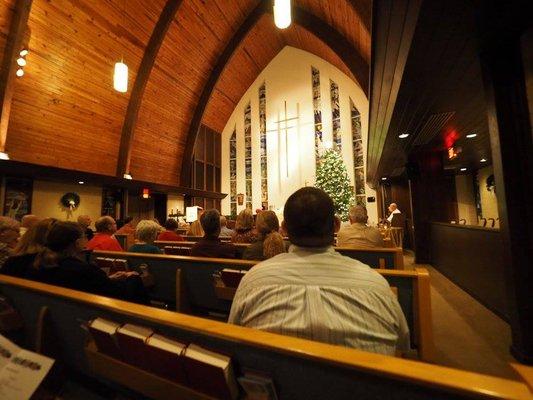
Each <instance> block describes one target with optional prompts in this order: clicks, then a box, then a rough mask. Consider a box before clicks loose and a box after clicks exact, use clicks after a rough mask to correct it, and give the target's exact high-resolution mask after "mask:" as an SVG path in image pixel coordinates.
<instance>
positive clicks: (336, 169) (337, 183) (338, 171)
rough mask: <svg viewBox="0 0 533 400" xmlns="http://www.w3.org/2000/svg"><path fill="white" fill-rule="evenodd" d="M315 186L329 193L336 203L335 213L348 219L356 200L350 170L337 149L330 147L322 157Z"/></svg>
mask: <svg viewBox="0 0 533 400" xmlns="http://www.w3.org/2000/svg"><path fill="white" fill-rule="evenodd" d="M315 186H316V187H317V188H319V189H322V190H324V191H325V192H326V193H327V194H329V196H330V197H331V198H332V200H333V203H334V205H335V213H336V214H337V215H338V216H339V217H340V218H341V219H342V220H343V221H347V220H348V210H349V208H350V205H351V204H353V203H354V202H355V201H354V197H353V190H352V188H351V187H350V178H349V177H348V171H347V170H346V166H345V165H344V162H343V161H342V158H341V156H340V154H339V153H338V152H337V151H336V150H333V149H328V150H326V151H325V152H324V154H323V155H322V157H321V158H320V161H319V163H318V165H317V170H316V183H315Z"/></svg>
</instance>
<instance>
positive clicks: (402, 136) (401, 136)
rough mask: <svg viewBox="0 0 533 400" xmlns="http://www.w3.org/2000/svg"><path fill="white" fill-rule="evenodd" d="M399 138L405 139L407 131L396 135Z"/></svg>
mask: <svg viewBox="0 0 533 400" xmlns="http://www.w3.org/2000/svg"><path fill="white" fill-rule="evenodd" d="M398 137H399V138H400V139H405V138H406V137H409V134H408V133H402V134H401V135H398Z"/></svg>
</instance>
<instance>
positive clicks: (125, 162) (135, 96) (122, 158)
mask: <svg viewBox="0 0 533 400" xmlns="http://www.w3.org/2000/svg"><path fill="white" fill-rule="evenodd" d="M181 1H182V0H168V1H167V3H166V5H165V7H164V8H163V11H162V12H161V15H160V16H159V20H158V21H157V24H156V26H155V28H154V31H153V32H152V36H150V40H149V41H148V45H147V46H146V50H145V51H144V55H143V58H142V60H141V65H140V66H139V71H138V72H137V77H136V78H135V83H134V84H133V89H132V91H131V96H130V100H129V102H128V108H127V110H126V116H125V118H124V124H123V125H122V133H121V137H120V147H119V154H118V161H117V176H118V177H119V178H122V177H123V176H124V174H126V173H128V174H129V172H130V162H131V150H132V146H133V136H134V133H135V126H136V124H137V119H138V115H139V109H140V108H141V102H142V99H143V95H144V90H145V88H146V84H147V83H148V79H149V78H150V73H151V72H152V68H153V66H154V63H155V59H156V57H157V54H158V52H159V49H160V47H161V44H162V43H163V40H164V39H165V36H166V34H167V31H168V28H169V27H170V24H171V23H172V21H174V17H175V16H176V12H177V11H178V8H179V7H180V5H181Z"/></svg>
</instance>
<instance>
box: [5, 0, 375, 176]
mask: <svg viewBox="0 0 533 400" xmlns="http://www.w3.org/2000/svg"><path fill="white" fill-rule="evenodd" d="M165 3H166V0H150V1H143V0H128V1H127V2H126V3H125V4H126V8H125V12H124V13H123V11H122V9H123V5H124V0H108V1H105V2H103V1H98V2H94V1H91V0H77V1H71V0H34V1H33V6H32V10H31V13H30V18H29V23H28V25H29V29H30V30H31V39H30V43H29V46H30V54H29V55H28V57H27V60H28V64H27V65H26V67H25V76H24V77H23V78H21V79H17V80H16V85H15V95H14V99H13V105H12V111H11V119H10V125H9V131H8V137H7V145H6V151H7V152H8V153H9V155H10V157H11V158H12V159H14V160H20V161H26V162H32V163H36V164H42V165H53V166H57V167H62V168H69V169H73V170H81V171H87V172H93V173H100V174H105V175H114V174H115V173H116V166H117V157H118V153H119V143H120V135H121V129H122V124H123V123H124V116H125V112H126V108H127V105H128V101H129V100H130V99H129V96H130V93H131V87H132V85H133V82H134V80H135V78H136V73H137V70H138V68H139V64H140V61H141V59H142V57H143V54H144V51H145V49H146V46H147V43H148V40H149V38H150V35H151V34H152V32H153V29H154V26H155V25H156V23H157V20H158V18H159V16H160V14H161V11H162V10H163V7H164V6H165ZM295 3H296V5H298V6H300V7H302V8H304V9H306V11H308V12H310V13H312V14H314V15H315V16H317V17H319V18H321V19H322V20H323V21H324V22H325V23H327V24H328V25H330V26H331V27H333V28H334V29H336V30H337V31H338V32H339V33H341V34H342V35H343V36H344V37H345V38H346V39H347V41H348V42H349V43H350V44H351V45H352V46H353V48H354V50H355V51H357V52H359V54H360V56H361V57H362V59H363V60H365V62H367V63H368V62H369V60H370V34H369V25H370V1H369V0H352V1H348V0H332V1H329V2H325V1H318V0H298V1H295ZM13 4H14V1H13V0H10V1H8V0H4V1H2V2H0V24H1V25H0V49H1V48H3V46H4V43H5V40H6V37H7V31H8V29H9V20H10V18H11V15H10V13H12V9H13ZM258 4H259V0H225V1H224V2H218V1H203V0H183V1H182V2H181V4H180V6H179V9H178V11H177V13H176V16H175V18H174V21H173V22H172V24H171V26H170V28H169V30H168V32H167V34H166V36H165V38H164V40H163V43H162V45H161V48H160V50H159V53H158V55H157V58H156V61H155V64H154V67H153V69H152V71H151V74H150V77H149V80H148V83H147V85H146V89H145V91H144V94H143V97H142V102H141V107H140V110H139V114H138V120H137V124H136V128H135V131H134V139H133V148H132V153H131V170H130V172H131V174H132V175H133V176H134V178H135V179H140V180H145V181H151V182H159V183H162V184H168V185H178V184H179V181H180V180H179V176H180V170H181V164H182V159H183V151H184V147H185V144H186V142H187V134H188V129H189V125H190V122H191V118H192V115H193V113H194V111H195V108H196V106H197V104H198V100H199V96H200V93H201V92H202V89H203V87H204V85H205V84H206V81H207V79H208V77H209V75H210V73H211V71H212V70H213V68H214V66H215V65H216V63H217V60H218V58H219V57H220V55H221V53H222V51H223V50H224V48H225V46H226V45H227V43H228V42H229V41H230V40H231V38H232V37H233V35H234V34H235V32H236V30H237V29H238V28H239V26H241V24H242V23H243V21H244V20H245V19H246V17H247V16H248V15H249V13H250V12H251V10H253V9H254V7H256V6H257V5H258ZM285 45H292V46H294V47H299V48H301V49H304V50H307V51H311V52H313V53H314V54H316V55H318V56H320V57H322V58H324V59H326V60H327V61H329V62H330V63H332V64H333V65H336V66H337V67H338V68H339V69H341V70H343V71H344V72H345V73H347V74H348V75H350V70H349V69H348V68H347V67H346V66H345V65H344V63H343V61H342V60H341V59H340V58H339V57H338V56H337V55H336V53H334V52H333V51H332V50H331V49H330V48H329V47H327V46H326V45H324V43H322V42H321V41H320V40H319V39H318V38H317V37H316V36H315V35H313V33H312V32H308V31H306V30H305V29H303V28H301V27H298V26H293V27H291V28H290V29H288V30H286V31H285V32H279V31H277V30H276V29H275V28H274V26H273V21H272V17H271V15H265V16H264V17H263V18H261V20H260V21H259V23H258V24H257V26H255V27H254V28H253V29H252V30H251V32H250V33H249V35H248V37H246V38H245V40H244V41H243V42H242V43H241V45H240V46H239V48H238V49H237V51H236V52H235V54H234V56H233V57H232V58H231V60H230V62H229V64H227V66H226V68H225V69H224V73H223V75H222V76H221V79H220V80H219V82H218V84H217V86H216V88H215V92H214V94H213V96H212V98H211V100H210V102H209V106H208V109H207V111H206V113H205V114H204V119H203V122H204V123H205V124H207V125H208V126H210V127H212V128H213V129H215V130H217V131H221V130H222V128H223V126H224V124H225V120H224V119H226V120H227V118H228V117H229V115H230V114H231V112H232V111H233V107H234V105H235V104H236V102H238V100H239V99H240V97H241V96H242V95H243V94H244V92H245V91H246V89H247V88H248V86H249V85H250V84H251V83H252V82H253V80H254V79H255V77H256V76H257V74H258V73H259V72H260V71H261V70H262V69H263V68H264V66H266V65H267V64H268V62H269V61H270V60H271V59H272V58H273V57H274V56H275V55H276V54H277V52H279V50H281V48H283V47H284V46H285ZM122 56H123V57H124V61H125V62H126V63H127V64H128V66H129V69H130V84H129V88H130V90H129V92H128V93H125V94H120V93H118V92H115V91H114V90H113V88H112V71H113V64H114V63H115V62H116V61H118V60H119V59H120V58H121V57H122ZM215 110H217V112H216V113H215ZM217 114H218V115H217Z"/></svg>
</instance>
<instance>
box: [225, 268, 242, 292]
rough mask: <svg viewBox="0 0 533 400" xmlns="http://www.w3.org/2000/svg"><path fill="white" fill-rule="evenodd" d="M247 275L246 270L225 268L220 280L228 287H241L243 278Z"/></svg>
mask: <svg viewBox="0 0 533 400" xmlns="http://www.w3.org/2000/svg"><path fill="white" fill-rule="evenodd" d="M245 274H246V270H240V269H231V268H224V269H223V270H222V271H221V272H220V279H222V282H224V285H226V286H227V287H232V288H236V287H239V283H241V280H242V277H243V276H244V275H245Z"/></svg>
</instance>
